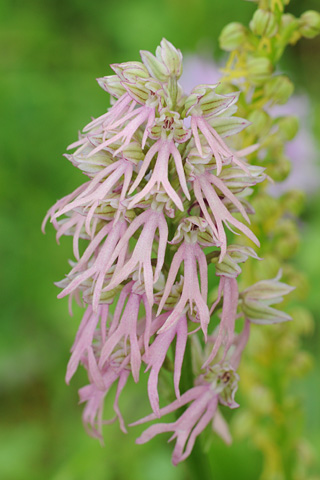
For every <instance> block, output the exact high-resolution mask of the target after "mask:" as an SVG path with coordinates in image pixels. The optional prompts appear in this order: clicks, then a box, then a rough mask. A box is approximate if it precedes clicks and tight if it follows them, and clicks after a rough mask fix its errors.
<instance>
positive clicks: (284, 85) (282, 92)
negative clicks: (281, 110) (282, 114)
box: [264, 75, 294, 105]
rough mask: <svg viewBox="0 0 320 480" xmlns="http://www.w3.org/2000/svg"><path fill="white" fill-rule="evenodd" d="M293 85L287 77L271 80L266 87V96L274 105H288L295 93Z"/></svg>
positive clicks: (279, 76)
mask: <svg viewBox="0 0 320 480" xmlns="http://www.w3.org/2000/svg"><path fill="white" fill-rule="evenodd" d="M293 90H294V87H293V83H292V82H291V81H290V80H289V78H288V77H286V76H285V75H277V76H276V77H273V78H270V80H268V81H267V83H266V84H265V86H264V93H265V96H266V97H267V98H268V99H270V100H271V101H272V103H273V104H275V103H279V104H280V105H283V104H285V103H287V101H288V100H289V98H290V97H291V95H292V93H293Z"/></svg>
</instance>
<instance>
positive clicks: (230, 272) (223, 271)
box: [211, 245, 261, 278]
mask: <svg viewBox="0 0 320 480" xmlns="http://www.w3.org/2000/svg"><path fill="white" fill-rule="evenodd" d="M214 253H215V252H214ZM248 257H252V258H256V259H257V260H261V258H259V257H258V255H257V254H256V252H255V251H254V250H253V249H252V248H251V247H246V246H243V245H229V246H228V248H227V253H226V254H225V256H224V257H223V260H222V262H219V261H218V260H219V257H218V256H216V255H214V256H212V258H211V263H215V264H216V275H217V276H221V275H223V276H225V277H230V278H236V277H237V276H238V275H240V273H241V268H240V267H239V265H238V264H239V263H244V262H246V261H247V259H248Z"/></svg>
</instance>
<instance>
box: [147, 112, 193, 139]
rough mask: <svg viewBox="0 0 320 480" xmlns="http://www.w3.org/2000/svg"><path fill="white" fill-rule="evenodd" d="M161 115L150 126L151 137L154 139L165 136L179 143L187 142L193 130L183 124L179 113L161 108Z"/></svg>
mask: <svg viewBox="0 0 320 480" xmlns="http://www.w3.org/2000/svg"><path fill="white" fill-rule="evenodd" d="M159 113H160V117H159V118H156V119H155V123H154V126H153V127H152V128H150V130H149V132H150V137H151V138H152V139H153V140H158V139H159V138H165V139H168V140H171V139H173V140H174V141H175V142H177V143H185V142H186V141H187V140H189V138H190V135H191V132H190V130H188V129H186V128H185V127H184V125H183V120H182V119H181V118H180V115H179V113H177V112H172V111H171V110H169V109H168V108H163V109H161V110H160V112H159Z"/></svg>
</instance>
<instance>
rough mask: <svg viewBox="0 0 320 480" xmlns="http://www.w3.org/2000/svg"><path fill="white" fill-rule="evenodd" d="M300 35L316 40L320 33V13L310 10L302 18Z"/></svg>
mask: <svg viewBox="0 0 320 480" xmlns="http://www.w3.org/2000/svg"><path fill="white" fill-rule="evenodd" d="M300 25H301V26H300V29H299V31H300V33H301V35H302V36H303V37H305V38H314V37H316V36H317V35H319V33H320V13H319V12H316V11H315V10H308V11H307V12H305V13H304V14H303V15H301V17H300Z"/></svg>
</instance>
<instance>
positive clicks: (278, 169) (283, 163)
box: [268, 155, 292, 182]
mask: <svg viewBox="0 0 320 480" xmlns="http://www.w3.org/2000/svg"><path fill="white" fill-rule="evenodd" d="M291 167H292V165H291V161H290V160H289V159H288V158H287V157H285V156H284V155H283V156H282V157H280V158H278V162H277V164H274V165H270V167H269V168H268V174H269V175H270V177H271V178H272V179H273V180H274V181H275V182H283V181H284V180H285V179H286V178H287V177H288V175H289V173H290V172H291Z"/></svg>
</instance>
